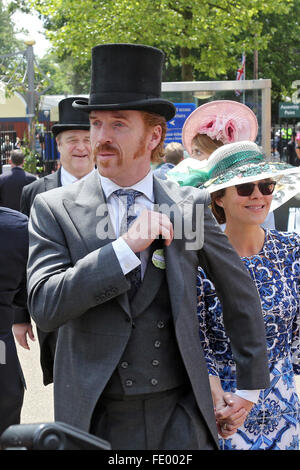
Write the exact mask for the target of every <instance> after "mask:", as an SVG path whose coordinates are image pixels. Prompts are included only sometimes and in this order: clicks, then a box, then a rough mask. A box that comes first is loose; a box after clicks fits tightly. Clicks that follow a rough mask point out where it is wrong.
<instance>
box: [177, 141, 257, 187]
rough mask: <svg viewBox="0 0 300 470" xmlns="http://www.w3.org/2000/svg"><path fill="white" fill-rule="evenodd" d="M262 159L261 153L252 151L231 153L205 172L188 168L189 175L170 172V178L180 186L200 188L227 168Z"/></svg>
mask: <svg viewBox="0 0 300 470" xmlns="http://www.w3.org/2000/svg"><path fill="white" fill-rule="evenodd" d="M263 159H264V156H263V154H262V153H260V152H257V151H254V150H245V151H241V152H236V153H233V154H232V155H229V156H228V157H226V158H223V159H222V160H220V161H218V162H217V163H216V164H215V165H214V166H212V167H211V168H210V169H207V170H196V169H194V168H189V174H186V173H175V172H172V177H174V178H176V180H177V182H178V184H179V185H180V186H195V187H197V186H201V185H202V184H203V183H205V182H206V181H208V180H210V179H211V178H217V177H218V176H220V175H222V174H223V173H225V172H226V171H227V170H228V169H229V168H230V169H232V168H237V167H239V166H241V165H244V164H246V163H248V164H250V163H258V162H260V161H262V160H263Z"/></svg>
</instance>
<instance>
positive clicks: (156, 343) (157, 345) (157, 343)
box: [154, 339, 161, 348]
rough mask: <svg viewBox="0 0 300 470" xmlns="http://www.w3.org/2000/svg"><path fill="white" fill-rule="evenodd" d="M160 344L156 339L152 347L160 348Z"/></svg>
mask: <svg viewBox="0 0 300 470" xmlns="http://www.w3.org/2000/svg"><path fill="white" fill-rule="evenodd" d="M160 346H161V342H160V341H159V340H158V339H157V340H156V341H154V347H155V348H160Z"/></svg>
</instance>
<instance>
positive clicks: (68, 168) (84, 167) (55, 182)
mask: <svg viewBox="0 0 300 470" xmlns="http://www.w3.org/2000/svg"><path fill="white" fill-rule="evenodd" d="M76 99H78V98H77V97H69V98H65V99H63V100H61V101H60V102H59V104H58V112H59V122H58V123H57V124H54V125H53V126H52V133H53V135H54V136H55V138H56V143H57V148H58V151H59V152H60V163H61V166H60V168H59V170H58V171H56V172H55V173H53V174H50V175H47V176H44V177H43V178H40V179H39V180H37V181H35V182H34V183H33V184H30V185H28V186H26V187H25V188H24V189H23V192H22V197H21V212H23V214H26V215H27V216H29V214H30V209H31V206H32V203H33V201H34V198H35V196H36V195H37V194H40V193H43V192H45V191H49V190H50V189H53V188H58V187H60V186H66V185H68V184H71V183H74V182H75V181H77V180H79V179H84V178H86V177H87V175H88V174H89V173H91V172H92V171H94V169H95V164H94V159H93V156H92V154H91V146H90V133H89V129H90V123H89V119H88V115H87V113H85V112H83V111H79V112H78V111H76V110H75V109H74V108H73V107H72V103H73V101H74V100H76ZM56 334H57V333H56V332H53V333H49V334H45V333H44V332H42V331H40V330H39V329H38V338H39V343H40V349H41V366H42V370H43V381H44V385H47V384H49V383H51V382H53V358H54V350H55V343H56Z"/></svg>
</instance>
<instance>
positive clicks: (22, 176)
mask: <svg viewBox="0 0 300 470" xmlns="http://www.w3.org/2000/svg"><path fill="white" fill-rule="evenodd" d="M35 180H36V177H35V176H34V175H32V174H31V173H27V172H26V171H24V170H23V168H21V167H17V166H16V167H13V168H12V169H11V170H9V171H7V172H5V173H3V174H2V175H0V206H4V207H9V208H10V209H14V210H16V211H19V210H20V200H21V194H22V190H23V188H24V186H26V185H27V184H30V183H32V182H33V181H35Z"/></svg>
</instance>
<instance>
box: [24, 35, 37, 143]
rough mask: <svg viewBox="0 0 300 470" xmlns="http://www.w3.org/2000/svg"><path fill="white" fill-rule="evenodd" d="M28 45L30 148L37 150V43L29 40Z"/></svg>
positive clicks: (26, 42)
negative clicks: (35, 48) (35, 75)
mask: <svg viewBox="0 0 300 470" xmlns="http://www.w3.org/2000/svg"><path fill="white" fill-rule="evenodd" d="M24 44H26V45H27V49H26V60H27V80H28V91H27V100H26V101H27V113H28V114H27V116H28V118H29V126H28V127H29V148H30V150H32V151H34V150H35V129H34V116H35V90H34V54H33V45H34V44H35V41H34V40H33V39H28V40H26V41H24Z"/></svg>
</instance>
